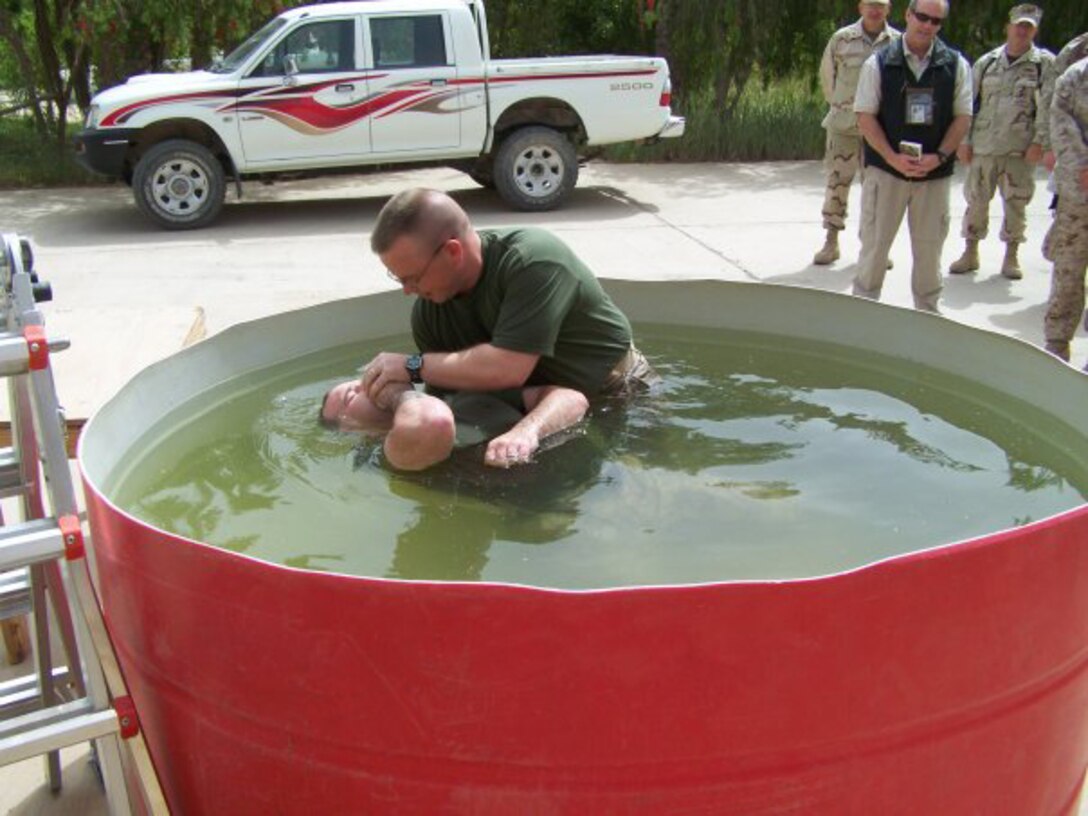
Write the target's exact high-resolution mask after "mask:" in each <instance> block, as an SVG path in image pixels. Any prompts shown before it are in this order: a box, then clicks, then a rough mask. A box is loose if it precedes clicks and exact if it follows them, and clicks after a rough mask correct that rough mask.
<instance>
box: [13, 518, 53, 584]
mask: <svg viewBox="0 0 1088 816" xmlns="http://www.w3.org/2000/svg"><path fill="white" fill-rule="evenodd" d="M63 554H64V539H63V537H62V536H61V533H60V529H59V528H58V527H57V522H56V521H55V520H54V519H48V518H46V519H34V520H32V521H24V522H20V523H19V524H9V525H7V526H6V527H0V572H2V571H4V570H12V569H17V568H18V567H25V566H29V565H30V564H36V563H38V562H40V561H48V560H50V559H51V558H58V557H60V556H61V555H63Z"/></svg>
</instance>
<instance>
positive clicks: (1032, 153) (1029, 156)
mask: <svg viewBox="0 0 1088 816" xmlns="http://www.w3.org/2000/svg"><path fill="white" fill-rule="evenodd" d="M1042 159H1043V146H1042V145H1041V144H1032V145H1029V146H1028V149H1027V150H1025V151H1024V161H1026V162H1027V163H1028V164H1038V163H1039V162H1040V161H1042Z"/></svg>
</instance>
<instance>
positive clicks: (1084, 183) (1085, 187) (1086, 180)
mask: <svg viewBox="0 0 1088 816" xmlns="http://www.w3.org/2000/svg"><path fill="white" fill-rule="evenodd" d="M1080 189H1081V190H1082V191H1083V192H1085V193H1088V167H1082V168H1081V170H1080Z"/></svg>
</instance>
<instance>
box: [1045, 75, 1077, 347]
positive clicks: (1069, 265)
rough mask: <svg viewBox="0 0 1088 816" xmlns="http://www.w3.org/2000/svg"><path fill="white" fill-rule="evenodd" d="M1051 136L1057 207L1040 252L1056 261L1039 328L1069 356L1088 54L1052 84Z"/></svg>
mask: <svg viewBox="0 0 1088 816" xmlns="http://www.w3.org/2000/svg"><path fill="white" fill-rule="evenodd" d="M1050 140H1051V144H1052V146H1053V148H1054V154H1055V156H1056V157H1057V164H1056V166H1055V169H1054V176H1055V179H1056V181H1057V183H1058V211H1057V214H1056V216H1055V218H1054V223H1053V224H1052V225H1051V227H1050V232H1049V233H1047V236H1046V241H1045V242H1044V243H1043V254H1044V255H1046V257H1047V259H1048V260H1050V261H1053V262H1054V274H1053V277H1052V278H1051V284H1050V301H1049V302H1048V304H1047V309H1046V317H1045V318H1044V322H1043V328H1044V331H1045V334H1046V350H1047V351H1049V352H1050V353H1051V354H1054V355H1056V356H1057V357H1060V358H1061V359H1063V360H1066V361H1068V360H1069V344H1070V343H1071V342H1072V340H1073V335H1074V334H1075V333H1076V331H1077V324H1078V323H1080V320H1081V315H1082V314H1083V313H1084V275H1085V271H1086V270H1088V57H1085V58H1084V59H1082V60H1080V61H1079V62H1076V63H1074V64H1073V65H1072V66H1071V67H1070V68H1069V69H1068V70H1067V71H1066V72H1065V73H1064V74H1062V75H1061V77H1060V78H1059V79H1058V81H1057V82H1056V83H1055V87H1054V101H1053V103H1052V105H1051V108H1050Z"/></svg>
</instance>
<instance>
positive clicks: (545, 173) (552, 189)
mask: <svg viewBox="0 0 1088 816" xmlns="http://www.w3.org/2000/svg"><path fill="white" fill-rule="evenodd" d="M494 178H495V189H496V190H498V191H499V195H500V196H502V198H503V200H504V201H505V202H506V203H507V204H509V205H510V206H511V207H514V208H515V209H518V210H551V209H553V208H555V207H558V206H559V205H560V204H561V203H562V202H563V200H564V199H565V198H566V197H567V196H569V195H570V193H571V191H572V190H573V189H574V185H575V184H577V183H578V156H577V155H576V154H575V152H574V145H572V144H571V143H570V140H569V139H567V138H565V137H564V136H563V134H562V133H560V132H558V131H556V130H552V129H551V128H548V127H527V128H522V129H521V130H518V131H515V132H514V133H512V134H511V135H510V136H508V137H507V138H506V140H505V141H504V142H503V143H502V144H501V145H500V146H499V150H498V153H496V154H495V167H494Z"/></svg>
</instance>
